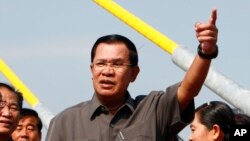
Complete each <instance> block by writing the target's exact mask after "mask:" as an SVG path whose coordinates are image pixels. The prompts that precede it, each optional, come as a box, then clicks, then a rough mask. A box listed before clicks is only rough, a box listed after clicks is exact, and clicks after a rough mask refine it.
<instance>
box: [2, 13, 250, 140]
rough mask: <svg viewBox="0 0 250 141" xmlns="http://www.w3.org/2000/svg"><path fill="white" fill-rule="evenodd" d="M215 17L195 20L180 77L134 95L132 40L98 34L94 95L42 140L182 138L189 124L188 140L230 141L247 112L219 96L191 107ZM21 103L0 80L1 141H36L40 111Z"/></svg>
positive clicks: (212, 43)
mask: <svg viewBox="0 0 250 141" xmlns="http://www.w3.org/2000/svg"><path fill="white" fill-rule="evenodd" d="M216 18H217V13H216V9H213V10H212V13H211V16H210V19H209V20H208V22H206V23H196V24H195V32H196V36H197V40H198V41H199V45H198V52H197V55H196V56H195V58H194V60H193V63H192V65H191V66H190V68H189V70H188V71H187V73H186V75H185V77H184V78H183V80H181V81H180V82H176V84H173V85H171V86H168V87H167V88H166V90H165V91H152V92H150V93H149V94H148V95H138V96H137V97H136V98H132V97H131V95H130V93H129V91H128V87H129V84H130V83H132V82H134V81H135V80H136V77H137V75H138V74H139V72H140V68H139V65H138V54H137V50H136V47H135V45H134V43H133V42H132V41H131V40H129V39H128V38H127V37H124V36H122V35H118V34H111V35H105V36H102V37H100V38H99V39H97V41H96V42H95V43H94V45H93V47H92V51H91V65H90V69H91V73H92V83H93V88H94V94H93V97H92V99H91V100H89V101H84V102H82V103H79V104H77V105H75V106H72V107H70V108H67V109H65V110H64V111H62V112H61V113H59V114H58V115H56V116H55V117H54V118H53V119H52V121H51V122H50V126H49V129H48V132H47V135H46V141H78V140H79V141H80V140H92V141H119V140H124V141H132V140H136V141H146V140H152V141H167V140H169V141H171V140H182V139H181V138H180V137H179V136H178V135H177V134H178V133H179V132H180V131H181V130H182V129H183V128H184V127H185V126H186V125H188V124H189V123H191V124H190V128H191V131H192V132H191V135H190V138H189V140H190V141H201V140H202V141H209V140H213V141H229V140H230V135H229V134H230V128H231V127H233V126H234V125H242V124H243V125H246V124H248V125H249V117H248V116H246V115H244V114H239V113H234V111H233V110H232V109H231V107H229V106H228V105H227V104H226V103H224V102H220V101H212V102H209V103H205V104H203V105H201V106H199V107H198V108H196V109H195V108H194V107H195V106H194V97H195V96H197V95H198V93H199V92H200V90H201V88H202V85H203V83H204V81H205V79H206V76H207V73H208V70H209V67H210V64H211V61H212V59H214V58H216V57H217V55H218V46H217V36H218V29H217V27H216V24H215V23H216ZM22 103H23V97H22V94H21V93H20V92H18V91H17V90H16V89H15V88H14V87H12V86H11V85H8V84H6V83H0V141H24V140H27V141H41V139H42V132H41V130H42V127H43V126H42V121H41V119H40V118H39V115H38V113H37V112H36V111H35V110H32V109H29V108H23V106H22V105H23V104H22Z"/></svg>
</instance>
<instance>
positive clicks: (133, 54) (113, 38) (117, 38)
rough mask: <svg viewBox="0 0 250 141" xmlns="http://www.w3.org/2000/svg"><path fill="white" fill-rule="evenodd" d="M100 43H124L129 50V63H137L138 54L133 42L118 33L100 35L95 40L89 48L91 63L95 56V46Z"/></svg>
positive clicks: (135, 64)
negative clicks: (90, 48)
mask: <svg viewBox="0 0 250 141" xmlns="http://www.w3.org/2000/svg"><path fill="white" fill-rule="evenodd" d="M100 43H106V44H114V43H124V44H125V45H126V47H127V48H128V49H129V52H130V53H129V61H130V63H131V65H132V66H137V65H138V54H137V50H136V47H135V45H134V43H133V42H132V41H131V40H129V39H128V38H126V37H124V36H122V35H118V34H112V35H106V36H102V37H100V38H99V39H97V40H96V42H95V43H94V45H93V47H92V50H91V63H93V60H94V58H95V53H96V48H97V46H98V45H99V44H100Z"/></svg>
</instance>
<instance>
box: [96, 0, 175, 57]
mask: <svg viewBox="0 0 250 141" xmlns="http://www.w3.org/2000/svg"><path fill="white" fill-rule="evenodd" d="M94 1H95V2H96V3H97V4H99V5H100V6H101V7H103V8H104V9H106V10H107V11H108V12H110V13H111V14H113V15H114V16H115V17H117V18H119V19H120V20H121V21H123V22H125V23H126V24H128V25H129V26H130V27H132V28H133V29H135V30H136V31H137V32H139V33H140V34H142V35H143V36H145V37H146V38H148V39H149V40H151V41H152V42H153V43H155V44H156V45H158V46H159V47H160V48H162V49H163V50H165V51H167V52H168V53H169V54H171V55H172V54H173V52H174V50H175V48H176V47H177V44H176V43H175V42H174V41H172V40H171V39H169V38H167V37H166V36H164V35H163V34H162V33H160V32H159V31H157V30H156V29H154V28H153V27H151V26H150V25H148V24H146V23H145V22H143V21H142V20H140V19H139V18H137V17H136V16H134V15H133V14H131V13H130V12H128V11H127V10H125V9H124V8H122V7H121V6H119V5H118V4H116V3H115V2H113V1H112V0H94Z"/></svg>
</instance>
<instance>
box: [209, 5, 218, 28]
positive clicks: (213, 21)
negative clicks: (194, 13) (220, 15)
mask: <svg viewBox="0 0 250 141" xmlns="http://www.w3.org/2000/svg"><path fill="white" fill-rule="evenodd" d="M216 19H217V9H216V8H213V10H212V13H211V17H210V19H209V23H210V24H213V25H215V22H216Z"/></svg>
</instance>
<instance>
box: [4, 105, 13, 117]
mask: <svg viewBox="0 0 250 141" xmlns="http://www.w3.org/2000/svg"><path fill="white" fill-rule="evenodd" d="M2 115H3V116H6V117H9V116H11V112H10V109H9V107H8V106H4V107H3V108H2Z"/></svg>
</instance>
